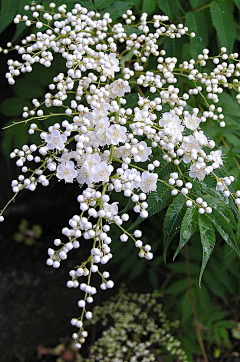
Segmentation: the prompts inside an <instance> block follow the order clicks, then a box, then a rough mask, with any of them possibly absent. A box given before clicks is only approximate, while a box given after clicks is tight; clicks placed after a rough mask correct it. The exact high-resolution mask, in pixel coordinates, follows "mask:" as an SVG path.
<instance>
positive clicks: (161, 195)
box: [128, 182, 172, 230]
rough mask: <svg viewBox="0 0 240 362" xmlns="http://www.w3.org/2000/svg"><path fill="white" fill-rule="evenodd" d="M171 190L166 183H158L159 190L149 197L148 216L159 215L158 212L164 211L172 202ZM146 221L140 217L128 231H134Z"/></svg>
mask: <svg viewBox="0 0 240 362" xmlns="http://www.w3.org/2000/svg"><path fill="white" fill-rule="evenodd" d="M171 199H172V195H171V189H170V187H169V186H167V185H165V184H164V183H161V182H158V183H157V190H156V191H153V192H151V194H150V195H149V196H148V199H147V202H148V208H147V211H148V216H149V217H150V216H152V215H154V214H157V213H158V212H160V211H162V210H163V209H164V208H165V207H166V206H167V205H168V204H169V203H170V201H171ZM143 220H144V219H143V218H141V217H138V218H137V220H136V221H135V222H134V223H133V224H132V225H131V227H130V228H129V229H128V230H132V229H134V228H135V227H136V226H137V225H139V224H140V223H141V222H142V221H143Z"/></svg>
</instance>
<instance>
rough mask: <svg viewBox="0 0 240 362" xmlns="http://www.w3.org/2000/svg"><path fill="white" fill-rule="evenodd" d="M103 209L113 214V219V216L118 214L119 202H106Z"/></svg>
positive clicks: (111, 217)
mask: <svg viewBox="0 0 240 362" xmlns="http://www.w3.org/2000/svg"><path fill="white" fill-rule="evenodd" d="M103 210H104V211H105V212H109V213H110V214H111V216H110V217H109V219H110V220H112V219H113V216H114V215H117V214H118V202H113V203H112V204H108V203H107V202H104V203H103Z"/></svg>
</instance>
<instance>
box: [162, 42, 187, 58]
mask: <svg viewBox="0 0 240 362" xmlns="http://www.w3.org/2000/svg"><path fill="white" fill-rule="evenodd" d="M182 45H183V39H182V38H179V39H176V38H174V39H171V38H169V37H165V39H164V43H163V47H164V50H165V51H166V53H167V55H168V56H173V57H176V58H177V59H178V61H179V62H181V61H182V60H183V56H182Z"/></svg>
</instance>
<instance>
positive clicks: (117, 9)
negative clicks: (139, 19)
mask: <svg viewBox="0 0 240 362" xmlns="http://www.w3.org/2000/svg"><path fill="white" fill-rule="evenodd" d="M133 5H134V4H133V3H132V2H131V1H130V2H126V1H116V2H114V3H113V4H112V5H111V6H109V7H107V8H106V9H104V13H106V12H107V13H109V14H110V16H111V18H112V19H113V20H115V19H117V18H119V17H120V16H121V15H122V14H123V13H125V12H126V11H127V10H129V9H131V8H132V6H133Z"/></svg>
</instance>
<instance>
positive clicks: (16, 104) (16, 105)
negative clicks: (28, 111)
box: [0, 97, 31, 117]
mask: <svg viewBox="0 0 240 362" xmlns="http://www.w3.org/2000/svg"><path fill="white" fill-rule="evenodd" d="M27 103H28V104H26V100H25V99H23V98H19V97H11V98H7V99H5V100H4V101H3V102H2V104H1V106H0V112H1V113H2V114H4V115H5V116H10V117H12V116H19V117H20V116H21V114H22V110H23V106H28V107H29V106H31V104H30V102H27Z"/></svg>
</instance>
